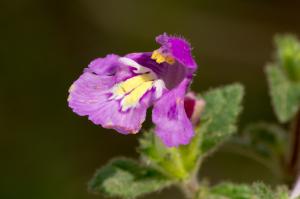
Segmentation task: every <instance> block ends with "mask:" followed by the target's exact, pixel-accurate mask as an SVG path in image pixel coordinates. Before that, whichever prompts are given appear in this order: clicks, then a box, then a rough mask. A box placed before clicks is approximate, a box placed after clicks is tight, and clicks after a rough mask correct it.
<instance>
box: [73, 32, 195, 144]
mask: <svg viewBox="0 0 300 199" xmlns="http://www.w3.org/2000/svg"><path fill="white" fill-rule="evenodd" d="M156 41H157V42H158V43H159V44H161V47H160V48H159V49H157V50H154V51H153V52H143V53H131V54H127V55H125V56H123V57H120V56H118V55H114V54H111V55H107V56H106V57H105V58H98V59H95V60H94V61H92V62H91V63H90V65H89V66H88V68H86V69H85V70H84V73H83V74H82V75H81V76H80V77H79V79H78V80H76V81H75V82H74V83H73V85H72V86H71V87H70V90H69V93H70V95H69V98H68V102H69V106H70V107H71V108H72V109H73V111H74V112H75V113H77V114H78V115H81V116H88V117H89V119H90V120H91V121H92V122H93V123H95V124H97V125H101V126H102V127H104V128H111V129H115V130H116V131H118V132H120V133H122V134H135V133H137V132H138V131H139V130H140V129H141V125H142V123H143V122H144V120H145V117H146V111H147V109H148V108H149V107H150V106H152V105H153V114H152V120H153V122H154V124H155V125H156V128H155V132H156V134H157V136H158V137H160V139H161V140H162V141H163V142H164V144H165V145H167V146H169V147H172V146H178V145H181V144H188V143H189V141H190V140H191V138H192V137H193V135H194V130H193V125H192V123H191V121H190V118H191V117H189V116H188V115H187V112H186V109H185V95H186V92H187V89H188V88H189V85H190V82H191V80H192V77H193V73H194V72H195V70H196V69H197V64H196V62H195V61H194V59H193V57H192V55H191V46H190V44H189V43H188V42H187V41H186V40H185V39H183V38H179V37H175V36H168V35H167V34H163V35H160V36H158V37H157V38H156Z"/></svg>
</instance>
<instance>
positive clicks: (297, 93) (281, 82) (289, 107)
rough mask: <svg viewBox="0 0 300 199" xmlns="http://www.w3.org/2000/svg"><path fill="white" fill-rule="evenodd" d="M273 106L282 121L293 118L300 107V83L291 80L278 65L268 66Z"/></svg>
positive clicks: (267, 71)
mask: <svg viewBox="0 0 300 199" xmlns="http://www.w3.org/2000/svg"><path fill="white" fill-rule="evenodd" d="M266 73H267V79H268V83H269V88H270V95H271V98H272V104H273V108H274V110H275V114H276V116H277V118H278V120H279V121H280V122H282V123H284V122H287V121H289V120H291V119H292V118H293V117H294V116H295V114H296V113H297V111H298V110H299V107H300V83H298V82H293V81H291V80H289V79H288V78H287V76H286V74H285V73H284V71H283V70H282V69H281V68H279V67H278V66H271V65H270V66H268V67H267V68H266Z"/></svg>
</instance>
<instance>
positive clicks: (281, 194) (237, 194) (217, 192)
mask: <svg viewBox="0 0 300 199" xmlns="http://www.w3.org/2000/svg"><path fill="white" fill-rule="evenodd" d="M288 196H289V191H288V189H287V188H286V187H278V188H277V189H276V190H272V189H271V188H270V187H268V186H266V185H264V184H263V183H254V184H253V185H246V184H232V183H221V184H219V185H216V186H214V187H212V188H211V189H210V192H209V195H208V196H207V197H206V198H207V199H288V198H289V197H288Z"/></svg>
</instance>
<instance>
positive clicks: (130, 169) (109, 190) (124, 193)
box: [89, 158, 171, 198]
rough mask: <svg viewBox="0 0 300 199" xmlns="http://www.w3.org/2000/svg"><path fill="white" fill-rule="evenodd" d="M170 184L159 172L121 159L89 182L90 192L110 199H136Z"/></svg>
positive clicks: (100, 170)
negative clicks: (116, 198)
mask: <svg viewBox="0 0 300 199" xmlns="http://www.w3.org/2000/svg"><path fill="white" fill-rule="evenodd" d="M170 184H171V182H170V181H169V180H168V179H167V178H166V177H165V176H163V175H162V174H161V173H160V172H158V171H157V170H155V169H153V168H149V167H146V166H143V165H140V164H138V163H137V162H136V161H134V160H130V159H125V158H120V159H114V160H112V161H111V162H110V163H109V164H107V165H106V166H104V167H102V168H101V169H99V170H98V171H97V172H96V174H95V176H94V177H93V178H92V180H91V181H90V182H89V190H90V191H92V192H95V193H102V194H105V195H107V196H109V197H121V198H136V197H138V196H140V195H143V194H146V193H150V192H154V191H157V190H160V189H162V188H164V187H166V186H168V185H170Z"/></svg>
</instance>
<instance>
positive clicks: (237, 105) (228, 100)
mask: <svg viewBox="0 0 300 199" xmlns="http://www.w3.org/2000/svg"><path fill="white" fill-rule="evenodd" d="M243 95H244V88H243V86H242V85H240V84H232V85H229V86H225V87H221V88H217V89H213V90H211V91H208V92H207V93H205V94H204V95H203V97H204V99H205V101H206V106H205V111H204V114H203V116H202V117H201V124H200V129H201V125H203V126H205V130H204V131H203V132H202V134H203V135H202V144H201V151H202V153H207V152H209V151H211V150H213V149H215V148H216V147H217V146H218V145H219V144H220V143H222V142H224V141H225V140H226V139H228V138H229V137H230V136H231V135H232V134H233V133H234V132H235V131H236V130H237V128H236V122H237V118H238V115H239V113H240V112H241V110H242V107H241V102H242V98H243Z"/></svg>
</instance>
